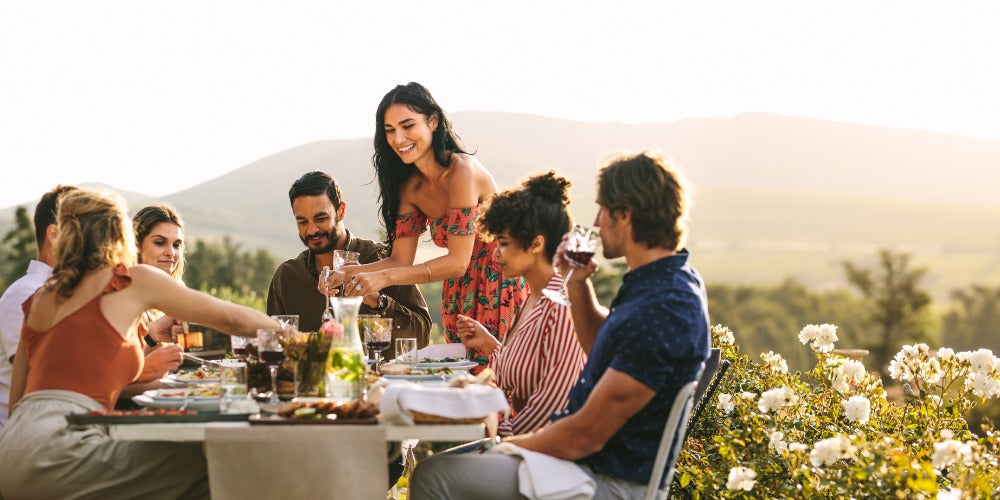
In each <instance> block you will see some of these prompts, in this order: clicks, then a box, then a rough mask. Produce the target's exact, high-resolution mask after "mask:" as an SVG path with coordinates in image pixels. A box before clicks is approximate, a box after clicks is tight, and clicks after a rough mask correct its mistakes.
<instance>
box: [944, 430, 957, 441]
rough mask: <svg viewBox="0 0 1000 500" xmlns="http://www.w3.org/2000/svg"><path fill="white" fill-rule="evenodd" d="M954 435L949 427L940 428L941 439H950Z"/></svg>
mask: <svg viewBox="0 0 1000 500" xmlns="http://www.w3.org/2000/svg"><path fill="white" fill-rule="evenodd" d="M953 437H955V433H954V432H952V430H951V429H941V439H951V438H953Z"/></svg>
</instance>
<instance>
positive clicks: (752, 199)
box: [0, 112, 1000, 298]
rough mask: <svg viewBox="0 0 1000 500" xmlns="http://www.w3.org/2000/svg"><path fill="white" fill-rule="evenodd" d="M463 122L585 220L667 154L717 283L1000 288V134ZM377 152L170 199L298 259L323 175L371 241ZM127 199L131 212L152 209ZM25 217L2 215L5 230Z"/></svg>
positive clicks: (211, 230) (279, 166) (336, 156)
mask: <svg viewBox="0 0 1000 500" xmlns="http://www.w3.org/2000/svg"><path fill="white" fill-rule="evenodd" d="M452 118H453V121H454V123H455V129H456V130H457V131H459V133H460V134H461V135H462V138H463V140H464V141H465V144H466V146H467V148H468V149H469V150H470V151H472V152H475V153H476V156H477V157H478V158H479V159H480V161H482V162H483V164H484V165H486V166H487V168H489V169H490V171H491V172H492V173H493V175H494V176H495V177H496V180H497V183H498V184H499V185H500V186H501V187H509V186H513V185H516V183H517V182H518V180H519V179H521V178H523V177H525V176H526V175H528V174H529V173H531V172H535V171H539V170H545V169H549V168H554V169H556V170H557V171H559V172H560V173H562V174H563V175H566V176H567V177H568V178H570V179H571V180H572V181H573V183H574V185H573V189H572V197H573V200H574V204H573V205H572V207H571V209H572V211H573V212H574V214H575V215H576V217H577V219H578V220H580V221H582V222H584V223H588V224H589V223H590V221H592V220H593V216H594V213H595V211H596V208H595V206H594V203H593V199H594V191H595V174H596V170H597V167H598V164H599V162H600V160H601V159H602V158H603V157H604V156H605V155H607V154H608V153H609V152H612V151H615V150H622V149H625V150H637V149H643V148H651V147H652V148H659V149H662V150H663V151H664V152H666V153H668V154H669V155H671V156H672V157H673V158H675V159H676V160H677V161H678V162H679V163H680V164H681V166H682V168H683V170H684V171H685V173H686V175H687V176H688V178H689V179H690V180H691V181H692V182H693V184H694V186H695V195H694V202H695V207H694V212H693V220H692V233H691V238H690V247H691V248H692V250H693V251H695V252H696V254H695V259H696V260H695V261H696V264H697V265H698V266H699V268H700V269H701V271H702V273H703V274H704V275H705V276H706V278H707V279H709V281H726V282H747V283H769V282H777V281H779V280H781V279H783V278H784V277H785V276H787V275H789V274H792V275H795V276H797V277H799V278H800V279H802V280H803V281H805V282H807V283H809V284H811V285H813V286H818V287H833V286H840V285H842V281H840V261H842V260H843V259H853V260H864V259H869V258H871V257H873V256H874V253H875V251H876V250H877V249H878V248H881V247H892V248H896V249H900V250H906V251H910V252H912V253H914V255H915V258H916V261H917V263H918V264H924V265H928V266H930V267H931V273H930V274H929V276H928V280H927V284H928V286H929V287H930V288H931V289H932V290H934V292H935V293H936V295H937V296H938V297H939V298H941V297H943V296H944V295H945V294H946V292H947V291H948V290H949V289H950V288H954V287H956V286H963V285H965V284H968V283H971V282H989V283H1000V197H998V196H996V195H995V194H994V188H995V187H996V186H1000V168H997V167H1000V141H987V140H980V139H972V138H965V137H957V136H952V135H947V134H938V133H931V132H925V131H918V130H905V129H889V128H879V127H869V126H862V125H854V124H845V123H837V122H829V121H823V120H815V119H809V118H800V117H788V116H779V115H773V114H765V113H749V114H744V115H739V116H736V117H732V118H717V119H716V118H712V119H688V120H681V121H678V122H675V123H670V124H644V125H626V124H618V123H585V122H577V121H571V120H562V119H554V118H545V117H539V116H533V115H524V114H513V113H495V112H464V113H456V114H454V116H453V117H452ZM371 151H372V149H371V140H370V138H361V139H350V140H329V141H318V142H312V143H308V144H303V145H300V146H296V147H293V148H291V149H288V150H285V151H281V152H278V153H275V154H273V155H271V156H268V157H265V158H262V159H260V160H258V161H255V162H253V163H251V164H249V165H246V166H243V167H241V168H237V169H235V170H233V171H231V172H229V173H227V174H225V175H222V176H220V177H218V178H215V179H212V180H209V181H206V182H203V183H201V184H198V185H196V186H193V187H191V188H189V189H186V190H183V191H180V192H177V193H174V194H171V195H168V196H165V197H163V199H164V200H165V201H169V202H171V203H173V204H174V205H175V206H177V207H178V209H180V211H181V213H182V214H183V215H184V217H185V219H186V221H187V224H188V236H189V238H216V237H221V236H222V235H231V236H232V237H233V238H235V239H236V240H237V241H241V242H243V244H244V245H246V246H247V247H258V246H260V247H264V248H267V249H269V250H270V251H272V252H273V253H275V254H276V255H279V256H282V257H284V256H291V255H293V254H295V253H297V252H298V251H299V249H300V247H301V244H300V243H299V241H298V239H297V234H296V230H295V226H294V223H293V220H292V216H291V211H290V208H289V205H288V199H287V190H288V187H289V186H290V185H291V182H292V181H293V180H294V179H295V178H297V177H298V176H299V175H301V174H302V173H305V172H307V171H309V170H314V169H319V170H324V171H327V172H329V173H330V174H331V175H333V176H334V177H336V178H337V179H338V180H339V181H340V183H341V186H342V189H343V191H344V198H345V201H346V202H347V204H348V219H347V220H348V226H349V227H351V228H352V229H353V230H354V231H355V232H357V233H359V234H361V235H363V236H365V237H370V238H374V237H376V236H377V234H378V231H379V224H378V222H377V213H376V198H377V188H376V186H375V184H374V183H373V182H371V181H372V178H373V176H372V168H371ZM126 198H127V199H128V200H129V202H130V206H131V207H132V208H133V209H136V208H139V207H140V206H142V205H144V204H146V203H147V202H148V201H149V200H150V198H149V197H145V196H144V195H139V194H136V193H128V194H126ZM12 212H13V208H8V209H5V210H2V211H0V220H2V221H3V224H4V226H7V225H9V221H10V216H11V214H12ZM0 229H2V227H0Z"/></svg>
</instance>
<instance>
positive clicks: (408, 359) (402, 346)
mask: <svg viewBox="0 0 1000 500" xmlns="http://www.w3.org/2000/svg"><path fill="white" fill-rule="evenodd" d="M396 359H397V360H399V362H400V363H404V364H407V365H415V364H417V363H419V362H420V355H419V353H418V352H417V339H415V338H402V339H396Z"/></svg>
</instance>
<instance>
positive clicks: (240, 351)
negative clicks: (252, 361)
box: [229, 335, 257, 361]
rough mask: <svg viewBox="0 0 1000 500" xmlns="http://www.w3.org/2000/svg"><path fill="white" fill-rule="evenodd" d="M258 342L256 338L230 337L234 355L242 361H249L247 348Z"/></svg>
mask: <svg viewBox="0 0 1000 500" xmlns="http://www.w3.org/2000/svg"><path fill="white" fill-rule="evenodd" d="M256 342H257V339H256V338H254V337H240V336H237V335H233V336H231V337H229V343H230V345H231V346H232V347H233V355H234V356H236V357H237V358H238V359H240V360H242V361H246V360H247V347H249V346H251V345H253V344H254V343H256Z"/></svg>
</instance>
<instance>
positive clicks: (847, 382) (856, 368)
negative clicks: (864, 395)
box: [827, 358, 868, 392]
mask: <svg viewBox="0 0 1000 500" xmlns="http://www.w3.org/2000/svg"><path fill="white" fill-rule="evenodd" d="M827 363H829V364H831V365H834V366H835V368H834V369H833V375H834V377H833V382H832V383H831V386H832V387H833V388H834V389H836V390H838V391H840V392H847V391H848V390H850V388H851V385H852V384H860V383H861V382H863V381H864V380H865V375H868V370H867V369H865V365H864V364H863V363H861V362H860V361H855V360H853V359H840V358H831V359H830V360H828V361H827Z"/></svg>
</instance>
